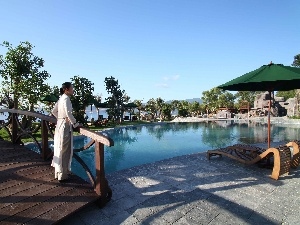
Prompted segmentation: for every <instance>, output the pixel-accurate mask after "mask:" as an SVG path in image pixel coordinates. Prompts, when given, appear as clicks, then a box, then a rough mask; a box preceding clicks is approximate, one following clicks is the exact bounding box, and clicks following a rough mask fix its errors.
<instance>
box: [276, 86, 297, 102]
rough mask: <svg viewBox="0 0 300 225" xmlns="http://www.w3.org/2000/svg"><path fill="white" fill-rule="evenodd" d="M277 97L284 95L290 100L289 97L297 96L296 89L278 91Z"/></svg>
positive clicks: (285, 98)
mask: <svg viewBox="0 0 300 225" xmlns="http://www.w3.org/2000/svg"><path fill="white" fill-rule="evenodd" d="M276 97H284V100H285V101H286V100H288V99H289V98H295V97H296V89H295V90H290V91H277V92H276Z"/></svg>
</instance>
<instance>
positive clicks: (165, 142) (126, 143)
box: [72, 121, 300, 179]
mask: <svg viewBox="0 0 300 225" xmlns="http://www.w3.org/2000/svg"><path fill="white" fill-rule="evenodd" d="M299 129H300V128H291V127H289V128H287V127H279V126H275V125H272V128H271V140H272V141H273V142H287V141H290V140H295V139H299ZM267 130H268V129H267V126H266V125H264V124H257V123H256V124H249V125H248V124H236V123H233V121H219V122H218V121H217V122H208V123H206V122H201V123H160V124H152V125H141V126H135V127H124V128H118V129H111V130H107V131H104V132H103V133H105V134H106V135H108V136H109V137H111V138H112V139H113V140H114V146H113V147H107V146H105V172H106V173H111V172H114V171H118V170H122V169H126V168H130V167H133V166H137V165H141V164H145V163H150V162H155V161H158V160H162V159H166V158H171V157H174V156H180V155H186V154H191V153H197V152H205V151H207V150H209V149H216V148H219V147H224V146H228V145H232V144H237V143H242V144H253V143H264V142H266V139H267ZM88 141H89V139H88V138H85V137H77V138H76V140H75V143H74V147H75V148H79V147H81V146H83V145H84V144H86V143H88ZM79 155H80V156H81V158H82V159H83V160H84V161H85V162H86V164H87V165H88V166H89V167H90V169H91V171H95V167H94V148H93V147H91V148H90V149H88V150H86V151H83V152H81V153H79ZM72 171H73V172H74V173H76V174H77V175H79V176H81V177H83V178H84V179H87V176H86V174H85V172H84V170H83V169H82V168H81V166H80V165H79V164H78V163H77V162H76V161H75V160H73V163H72Z"/></svg>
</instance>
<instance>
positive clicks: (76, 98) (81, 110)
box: [71, 76, 94, 124]
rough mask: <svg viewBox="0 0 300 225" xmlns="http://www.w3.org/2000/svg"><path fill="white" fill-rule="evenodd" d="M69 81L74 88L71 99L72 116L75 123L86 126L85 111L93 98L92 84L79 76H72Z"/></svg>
mask: <svg viewBox="0 0 300 225" xmlns="http://www.w3.org/2000/svg"><path fill="white" fill-rule="evenodd" d="M71 81H72V85H73V88H74V94H73V96H72V97H71V101H72V106H73V115H74V117H75V119H76V121H78V122H80V123H82V124H87V118H88V117H87V116H85V109H86V107H88V106H89V105H90V101H91V99H92V98H93V91H94V83H92V82H91V81H89V80H88V79H86V78H83V77H79V76H74V77H73V78H71Z"/></svg>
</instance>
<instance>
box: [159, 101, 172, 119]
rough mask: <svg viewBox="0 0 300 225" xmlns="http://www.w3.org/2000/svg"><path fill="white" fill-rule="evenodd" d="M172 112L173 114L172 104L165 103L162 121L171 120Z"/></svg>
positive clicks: (162, 110)
mask: <svg viewBox="0 0 300 225" xmlns="http://www.w3.org/2000/svg"><path fill="white" fill-rule="evenodd" d="M171 112H172V106H171V104H168V103H164V104H163V105H162V107H161V116H162V117H163V118H162V119H164V120H165V119H167V120H171Z"/></svg>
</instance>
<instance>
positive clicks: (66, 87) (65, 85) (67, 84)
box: [59, 82, 72, 95]
mask: <svg viewBox="0 0 300 225" xmlns="http://www.w3.org/2000/svg"><path fill="white" fill-rule="evenodd" d="M71 86H72V83H71V82H65V83H63V84H62V85H61V88H60V89H59V93H60V94H61V95H62V94H63V93H65V90H66V89H69V88H70V87H71Z"/></svg>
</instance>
